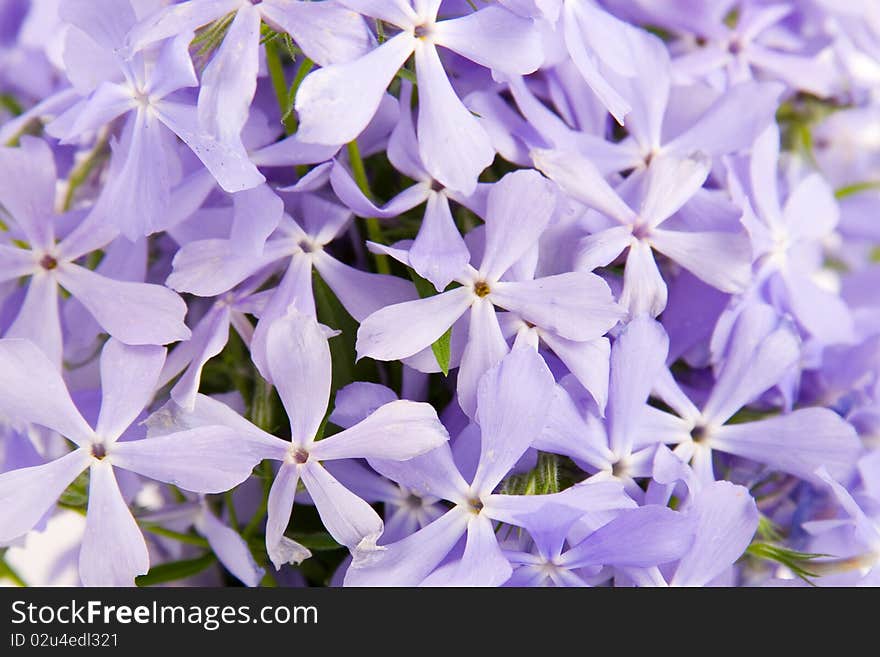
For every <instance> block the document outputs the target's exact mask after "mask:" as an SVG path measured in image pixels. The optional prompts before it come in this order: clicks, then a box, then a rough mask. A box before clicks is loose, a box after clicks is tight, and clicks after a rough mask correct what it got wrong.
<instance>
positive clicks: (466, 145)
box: [295, 0, 542, 194]
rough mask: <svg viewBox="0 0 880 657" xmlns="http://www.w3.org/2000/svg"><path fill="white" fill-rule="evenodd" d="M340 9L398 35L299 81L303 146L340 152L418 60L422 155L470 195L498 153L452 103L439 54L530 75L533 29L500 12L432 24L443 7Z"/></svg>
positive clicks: (437, 174) (356, 1)
mask: <svg viewBox="0 0 880 657" xmlns="http://www.w3.org/2000/svg"><path fill="white" fill-rule="evenodd" d="M342 4H344V5H345V6H347V7H349V8H351V9H353V10H355V11H357V12H360V13H362V14H364V15H366V16H371V17H374V18H377V19H379V20H382V21H384V22H385V23H388V24H390V25H393V26H395V27H397V28H399V29H400V30H401V31H400V32H399V33H398V34H396V35H394V36H392V37H391V38H389V39H388V40H387V41H386V42H385V43H383V44H381V45H380V46H379V47H378V48H376V49H375V50H372V51H370V52H369V53H368V54H367V55H365V56H363V57H361V58H360V59H357V60H354V61H352V62H348V63H345V64H336V65H333V66H327V67H325V68H323V69H321V70H319V71H315V72H313V73H311V74H309V76H308V77H307V78H306V79H305V80H304V81H303V84H302V86H301V87H300V89H299V93H298V94H297V96H296V104H295V107H296V111H297V112H298V113H299V116H300V121H301V125H300V130H299V133H300V134H301V135H302V139H303V140H304V141H310V142H315V143H319V144H342V143H345V142H348V141H351V140H352V139H354V138H355V137H357V135H358V134H360V132H361V131H362V130H363V129H364V127H366V125H367V123H369V121H370V118H371V117H372V116H373V114H374V113H375V111H376V108H377V107H378V106H379V102H380V101H381V99H382V96H383V95H384V93H385V89H386V88H387V87H388V84H389V83H390V82H391V80H392V78H393V77H394V75H395V74H396V73H397V71H398V70H399V69H400V67H401V66H403V64H404V63H405V62H406V60H407V59H408V58H409V56H410V55H412V54H413V53H415V61H416V75H417V77H418V86H419V116H418V127H417V129H418V134H419V155H420V157H421V160H422V162H423V163H424V166H425V168H426V169H427V170H428V172H430V174H431V175H432V176H433V177H434V178H436V179H437V180H438V181H439V182H440V183H441V184H443V185H445V186H447V187H450V188H452V189H454V190H456V191H460V192H462V193H464V194H470V193H471V192H473V190H474V188H475V187H476V183H477V176H478V175H479V174H480V172H481V171H482V170H483V169H485V168H486V167H487V166H489V165H490V164H491V163H492V159H493V158H494V157H495V151H494V149H493V148H492V145H491V143H490V141H489V137H488V135H487V134H486V132H485V131H484V130H483V128H481V127H480V125H479V123H478V122H477V119H476V118H475V117H474V116H473V115H472V114H471V113H470V112H469V111H468V110H467V108H466V107H465V106H464V105H463V104H462V102H461V101H460V100H459V98H458V96H456V94H455V91H454V89H453V88H452V85H451V84H450V82H449V79H448V78H447V75H446V72H445V71H444V70H443V64H442V62H441V61H440V56H439V54H438V52H437V48H436V46H443V47H445V48H449V49H450V50H452V51H453V52H456V53H458V54H460V55H461V56H462V57H465V58H467V59H470V60H471V61H474V62H476V63H477V64H479V65H481V66H486V67H487V68H491V69H493V70H497V71H499V72H503V73H508V74H511V75H522V74H525V73H531V72H532V71H534V70H535V69H537V68H538V66H540V64H541V59H542V53H541V47H540V43H539V41H538V38H537V33H536V32H535V31H534V29H533V27H532V22H531V21H529V20H527V19H523V18H520V17H519V16H516V15H515V14H513V13H511V12H508V11H507V10H506V9H503V8H500V7H486V8H485V9H482V10H480V11H477V12H474V13H473V14H469V15H467V16H462V17H461V18H455V19H451V20H439V21H438V20H437V11H438V9H439V8H440V3H439V2H437V1H436V0H432V1H431V2H427V1H425V2H422V1H419V2H416V3H415V4H414V5H411V4H410V2H407V1H406V0H393V1H392V2H390V3H389V2H380V1H376V0H344V1H343V2H342Z"/></svg>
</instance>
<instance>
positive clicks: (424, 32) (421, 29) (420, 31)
mask: <svg viewBox="0 0 880 657" xmlns="http://www.w3.org/2000/svg"><path fill="white" fill-rule="evenodd" d="M430 32H431V28H430V27H428V26H427V25H424V24H423V25H416V27H415V29H414V30H413V34H415V36H416V38H417V39H424V38H425V37H426V36H428V34H429V33H430Z"/></svg>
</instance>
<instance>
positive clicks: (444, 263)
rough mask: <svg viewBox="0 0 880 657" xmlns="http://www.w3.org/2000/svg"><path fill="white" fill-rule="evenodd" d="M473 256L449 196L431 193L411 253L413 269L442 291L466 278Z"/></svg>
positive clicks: (410, 258)
mask: <svg viewBox="0 0 880 657" xmlns="http://www.w3.org/2000/svg"><path fill="white" fill-rule="evenodd" d="M470 259H471V254H470V252H469V251H468V248H467V246H466V245H465V243H464V238H462V236H461V233H459V232H458V227H457V226H456V225H455V220H454V219H453V218H452V212H451V211H450V209H449V199H448V198H447V197H446V194H441V193H437V192H434V191H431V192H429V193H428V205H427V207H426V208H425V216H424V218H423V219H422V224H421V227H420V228H419V234H418V235H417V236H416V239H415V241H414V242H413V245H412V247H411V248H410V250H409V261H410V263H411V264H412V267H413V269H415V270H416V272H417V273H418V274H419V275H420V276H422V277H423V278H426V279H427V280H429V281H430V282H431V283H432V284H433V285H434V287H435V288H436V289H437V291H438V292H442V291H443V290H445V289H446V286H447V285H449V284H450V283H451V282H452V281H453V279H455V278H458V277H459V276H461V275H462V273H463V272H464V270H465V267H467V265H468V264H469V263H470Z"/></svg>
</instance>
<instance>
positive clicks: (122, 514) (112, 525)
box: [79, 460, 150, 586]
mask: <svg viewBox="0 0 880 657" xmlns="http://www.w3.org/2000/svg"><path fill="white" fill-rule="evenodd" d="M90 471H91V480H90V483H89V509H88V514H87V516H86V531H85V535H84V536H83V543H82V548H81V550H80V553H79V576H80V579H81V580H82V583H83V585H85V586H134V578H135V577H137V576H138V575H145V574H146V573H147V571H148V570H149V568H150V555H149V553H148V551H147V544H146V542H145V541H144V536H143V534H141V530H140V528H139V527H138V525H137V522H135V519H134V518H133V517H132V515H131V511H129V510H128V505H127V504H126V503H125V500H124V499H122V493H121V492H120V491H119V485H118V484H117V483H116V477H115V475H114V473H113V467H112V466H111V465H110V464H109V463H108V462H107V461H106V460H104V461H96V462H94V463H93V464H92V467H91V470H90Z"/></svg>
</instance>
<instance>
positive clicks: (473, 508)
mask: <svg viewBox="0 0 880 657" xmlns="http://www.w3.org/2000/svg"><path fill="white" fill-rule="evenodd" d="M467 503H468V511H470V512H471V513H473V514H474V515H475V516H478V515H480V511H482V510H483V501H482V500H481V499H480V498H479V497H472V498H471V499H469V500H468V502H467Z"/></svg>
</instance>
